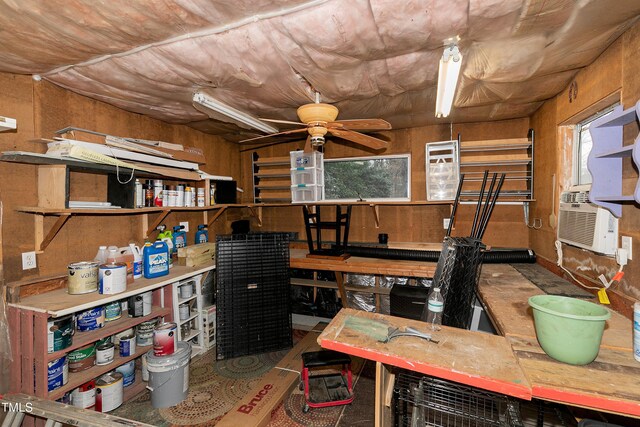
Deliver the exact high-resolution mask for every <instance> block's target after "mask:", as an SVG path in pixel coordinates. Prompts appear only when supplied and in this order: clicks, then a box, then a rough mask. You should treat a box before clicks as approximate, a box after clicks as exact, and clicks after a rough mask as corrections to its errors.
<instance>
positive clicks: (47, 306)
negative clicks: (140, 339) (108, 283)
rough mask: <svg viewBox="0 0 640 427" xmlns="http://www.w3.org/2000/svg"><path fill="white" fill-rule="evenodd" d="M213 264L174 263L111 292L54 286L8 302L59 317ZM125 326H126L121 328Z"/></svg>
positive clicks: (211, 267)
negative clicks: (73, 292) (164, 272)
mask: <svg viewBox="0 0 640 427" xmlns="http://www.w3.org/2000/svg"><path fill="white" fill-rule="evenodd" d="M214 268H215V267H214V266H213V265H210V266H200V267H184V266H181V265H174V266H173V267H172V268H171V270H169V274H168V275H166V276H163V277H161V278H156V279H145V278H142V279H136V280H135V281H134V282H133V284H130V285H127V290H126V291H124V292H121V293H119V294H115V295H101V294H99V293H97V292H92V293H89V294H82V295H69V294H68V293H67V291H66V289H57V290H55V291H51V292H46V293H44V294H39V295H34V296H30V297H27V298H24V299H22V300H21V301H20V302H17V303H10V304H9V305H10V306H12V307H15V308H19V309H25V310H31V311H35V312H40V313H46V314H47V315H49V316H51V317H62V316H66V315H67V314H71V313H76V312H78V311H85V310H89V309H90V308H93V307H97V306H99V305H105V304H108V303H110V302H113V301H119V300H121V299H123V298H128V297H130V296H133V295H137V294H141V293H143V292H148V291H151V290H154V289H158V288H161V287H163V286H166V285H168V284H171V283H173V282H177V281H180V280H184V279H188V278H190V277H192V276H195V275H197V274H200V273H204V272H205V271H209V270H213V269H214ZM125 329H126V328H125Z"/></svg>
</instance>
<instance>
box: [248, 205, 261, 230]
mask: <svg viewBox="0 0 640 427" xmlns="http://www.w3.org/2000/svg"><path fill="white" fill-rule="evenodd" d="M247 207H248V208H249V212H251V216H253V217H254V218H255V219H256V220H257V221H258V227H262V206H247Z"/></svg>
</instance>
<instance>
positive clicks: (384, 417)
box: [375, 362, 393, 427]
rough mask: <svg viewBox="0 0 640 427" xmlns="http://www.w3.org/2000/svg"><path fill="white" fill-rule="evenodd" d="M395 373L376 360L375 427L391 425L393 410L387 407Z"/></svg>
mask: <svg viewBox="0 0 640 427" xmlns="http://www.w3.org/2000/svg"><path fill="white" fill-rule="evenodd" d="M392 383H393V375H392V374H391V373H389V371H388V370H387V367H386V366H385V365H384V364H383V363H380V362H376V397H375V427H384V426H389V425H391V410H390V408H389V407H387V405H386V403H387V400H388V399H387V395H388V394H389V393H388V390H389V387H393V384H392Z"/></svg>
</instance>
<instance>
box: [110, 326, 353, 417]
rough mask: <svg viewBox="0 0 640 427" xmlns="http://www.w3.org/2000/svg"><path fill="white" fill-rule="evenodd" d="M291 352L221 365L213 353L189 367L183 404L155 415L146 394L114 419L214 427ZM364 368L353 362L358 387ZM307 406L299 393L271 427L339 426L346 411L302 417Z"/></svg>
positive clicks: (279, 411)
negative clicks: (360, 373)
mask: <svg viewBox="0 0 640 427" xmlns="http://www.w3.org/2000/svg"><path fill="white" fill-rule="evenodd" d="M305 335H306V332H305V331H298V330H295V331H294V343H296V342H298V341H299V340H300V339H302V338H303V337H304V336H305ZM288 351H289V350H281V351H277V352H272V353H264V354H259V355H253V356H244V357H238V358H235V359H229V360H222V361H216V360H215V353H214V352H213V351H210V352H207V353H205V354H204V355H203V356H201V357H199V358H197V360H194V361H192V363H191V366H190V370H189V395H188V396H187V399H186V400H185V401H184V402H182V403H180V404H179V405H176V406H174V407H171V408H165V409H154V408H153V407H152V406H151V396H150V394H149V392H148V391H145V392H144V393H141V394H140V395H139V396H138V397H137V398H136V399H134V400H132V401H130V402H126V403H125V404H124V405H122V406H121V407H120V408H118V409H116V410H115V411H113V412H112V414H113V415H117V416H120V417H124V418H129V419H133V420H137V421H140V422H145V423H147V424H151V425H154V426H161V427H177V426H197V427H208V426H214V425H216V423H217V422H218V421H219V420H220V418H222V416H224V414H226V413H227V412H228V411H229V410H230V409H231V408H233V406H234V405H235V403H236V402H237V401H238V400H239V399H241V398H242V397H243V396H245V395H246V394H247V392H248V391H249V390H251V388H252V387H254V386H255V385H256V384H257V382H258V381H259V380H260V378H261V377H262V376H263V375H264V374H266V373H267V372H269V370H271V369H272V368H273V367H274V366H275V365H276V364H277V363H278V362H279V361H280V360H281V359H282V358H283V357H284V356H285V355H286V354H287V353H288ZM361 368H362V360H360V359H354V363H353V364H352V371H353V373H354V381H357V378H358V373H359V372H360V370H361ZM303 405H304V394H303V393H302V391H300V390H298V389H297V388H296V389H295V391H294V392H293V393H291V395H290V396H289V398H288V399H286V400H285V401H284V403H283V404H281V405H280V406H279V407H278V409H277V410H276V411H275V412H274V415H273V417H272V420H271V423H270V424H269V426H271V427H297V426H312V427H332V426H335V425H336V423H337V422H338V419H339V418H340V414H341V413H342V410H343V409H344V407H341V406H337V407H329V408H319V409H312V410H311V411H310V412H309V413H307V414H305V413H303V412H302V407H303Z"/></svg>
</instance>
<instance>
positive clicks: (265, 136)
mask: <svg viewBox="0 0 640 427" xmlns="http://www.w3.org/2000/svg"><path fill="white" fill-rule="evenodd" d="M306 131H307V128H302V129H293V130H286V131H284V132H278V133H271V134H269V135H262V136H257V137H255V138H249V139H243V140H242V141H238V142H239V143H240V144H244V143H245V142H249V141H255V140H257V139H262V138H269V137H272V136H278V135H288V134H290V133H297V132H306Z"/></svg>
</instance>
